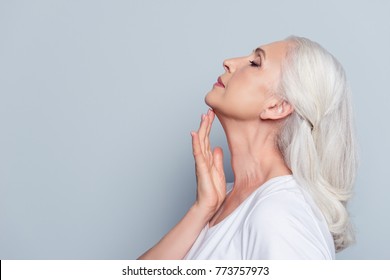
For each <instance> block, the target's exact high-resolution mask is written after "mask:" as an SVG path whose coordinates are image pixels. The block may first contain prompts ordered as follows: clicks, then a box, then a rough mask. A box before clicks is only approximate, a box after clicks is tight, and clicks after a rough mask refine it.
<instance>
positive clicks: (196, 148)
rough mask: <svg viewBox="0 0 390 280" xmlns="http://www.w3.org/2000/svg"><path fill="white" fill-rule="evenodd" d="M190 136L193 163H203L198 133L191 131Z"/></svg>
mask: <svg viewBox="0 0 390 280" xmlns="http://www.w3.org/2000/svg"><path fill="white" fill-rule="evenodd" d="M191 137H192V154H193V156H194V159H195V165H196V166H197V167H198V166H199V165H201V166H202V165H204V164H205V158H204V155H203V152H202V149H201V146H200V140H199V135H198V133H196V132H191Z"/></svg>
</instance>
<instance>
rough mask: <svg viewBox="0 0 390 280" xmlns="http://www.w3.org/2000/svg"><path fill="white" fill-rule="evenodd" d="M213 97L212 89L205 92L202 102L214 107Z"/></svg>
mask: <svg viewBox="0 0 390 280" xmlns="http://www.w3.org/2000/svg"><path fill="white" fill-rule="evenodd" d="M214 99H215V98H213V91H210V92H209V93H207V94H206V96H205V97H204V102H205V103H206V104H207V106H209V107H210V108H212V109H214V106H215V100H214Z"/></svg>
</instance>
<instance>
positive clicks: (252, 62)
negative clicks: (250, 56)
mask: <svg viewBox="0 0 390 280" xmlns="http://www.w3.org/2000/svg"><path fill="white" fill-rule="evenodd" d="M249 63H250V65H251V66H252V67H260V66H261V63H257V62H255V61H254V60H249Z"/></svg>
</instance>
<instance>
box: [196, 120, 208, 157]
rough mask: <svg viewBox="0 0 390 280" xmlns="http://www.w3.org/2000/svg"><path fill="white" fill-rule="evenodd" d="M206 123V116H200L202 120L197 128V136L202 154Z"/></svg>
mask: <svg viewBox="0 0 390 280" xmlns="http://www.w3.org/2000/svg"><path fill="white" fill-rule="evenodd" d="M207 122H208V117H207V115H205V114H202V120H201V122H200V127H199V130H198V136H199V141H200V142H199V144H200V148H201V149H202V152H203V153H205V145H204V144H205V142H204V138H205V135H206V131H207Z"/></svg>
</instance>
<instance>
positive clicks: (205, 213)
mask: <svg viewBox="0 0 390 280" xmlns="http://www.w3.org/2000/svg"><path fill="white" fill-rule="evenodd" d="M189 212H191V213H193V214H194V217H196V218H197V219H199V220H200V221H202V222H203V223H204V224H206V223H208V221H210V219H211V218H212V217H213V216H214V214H215V212H216V211H213V210H211V209H208V208H206V207H202V206H201V205H200V204H199V203H197V202H195V203H194V204H193V205H192V207H191V208H190V210H189Z"/></svg>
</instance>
